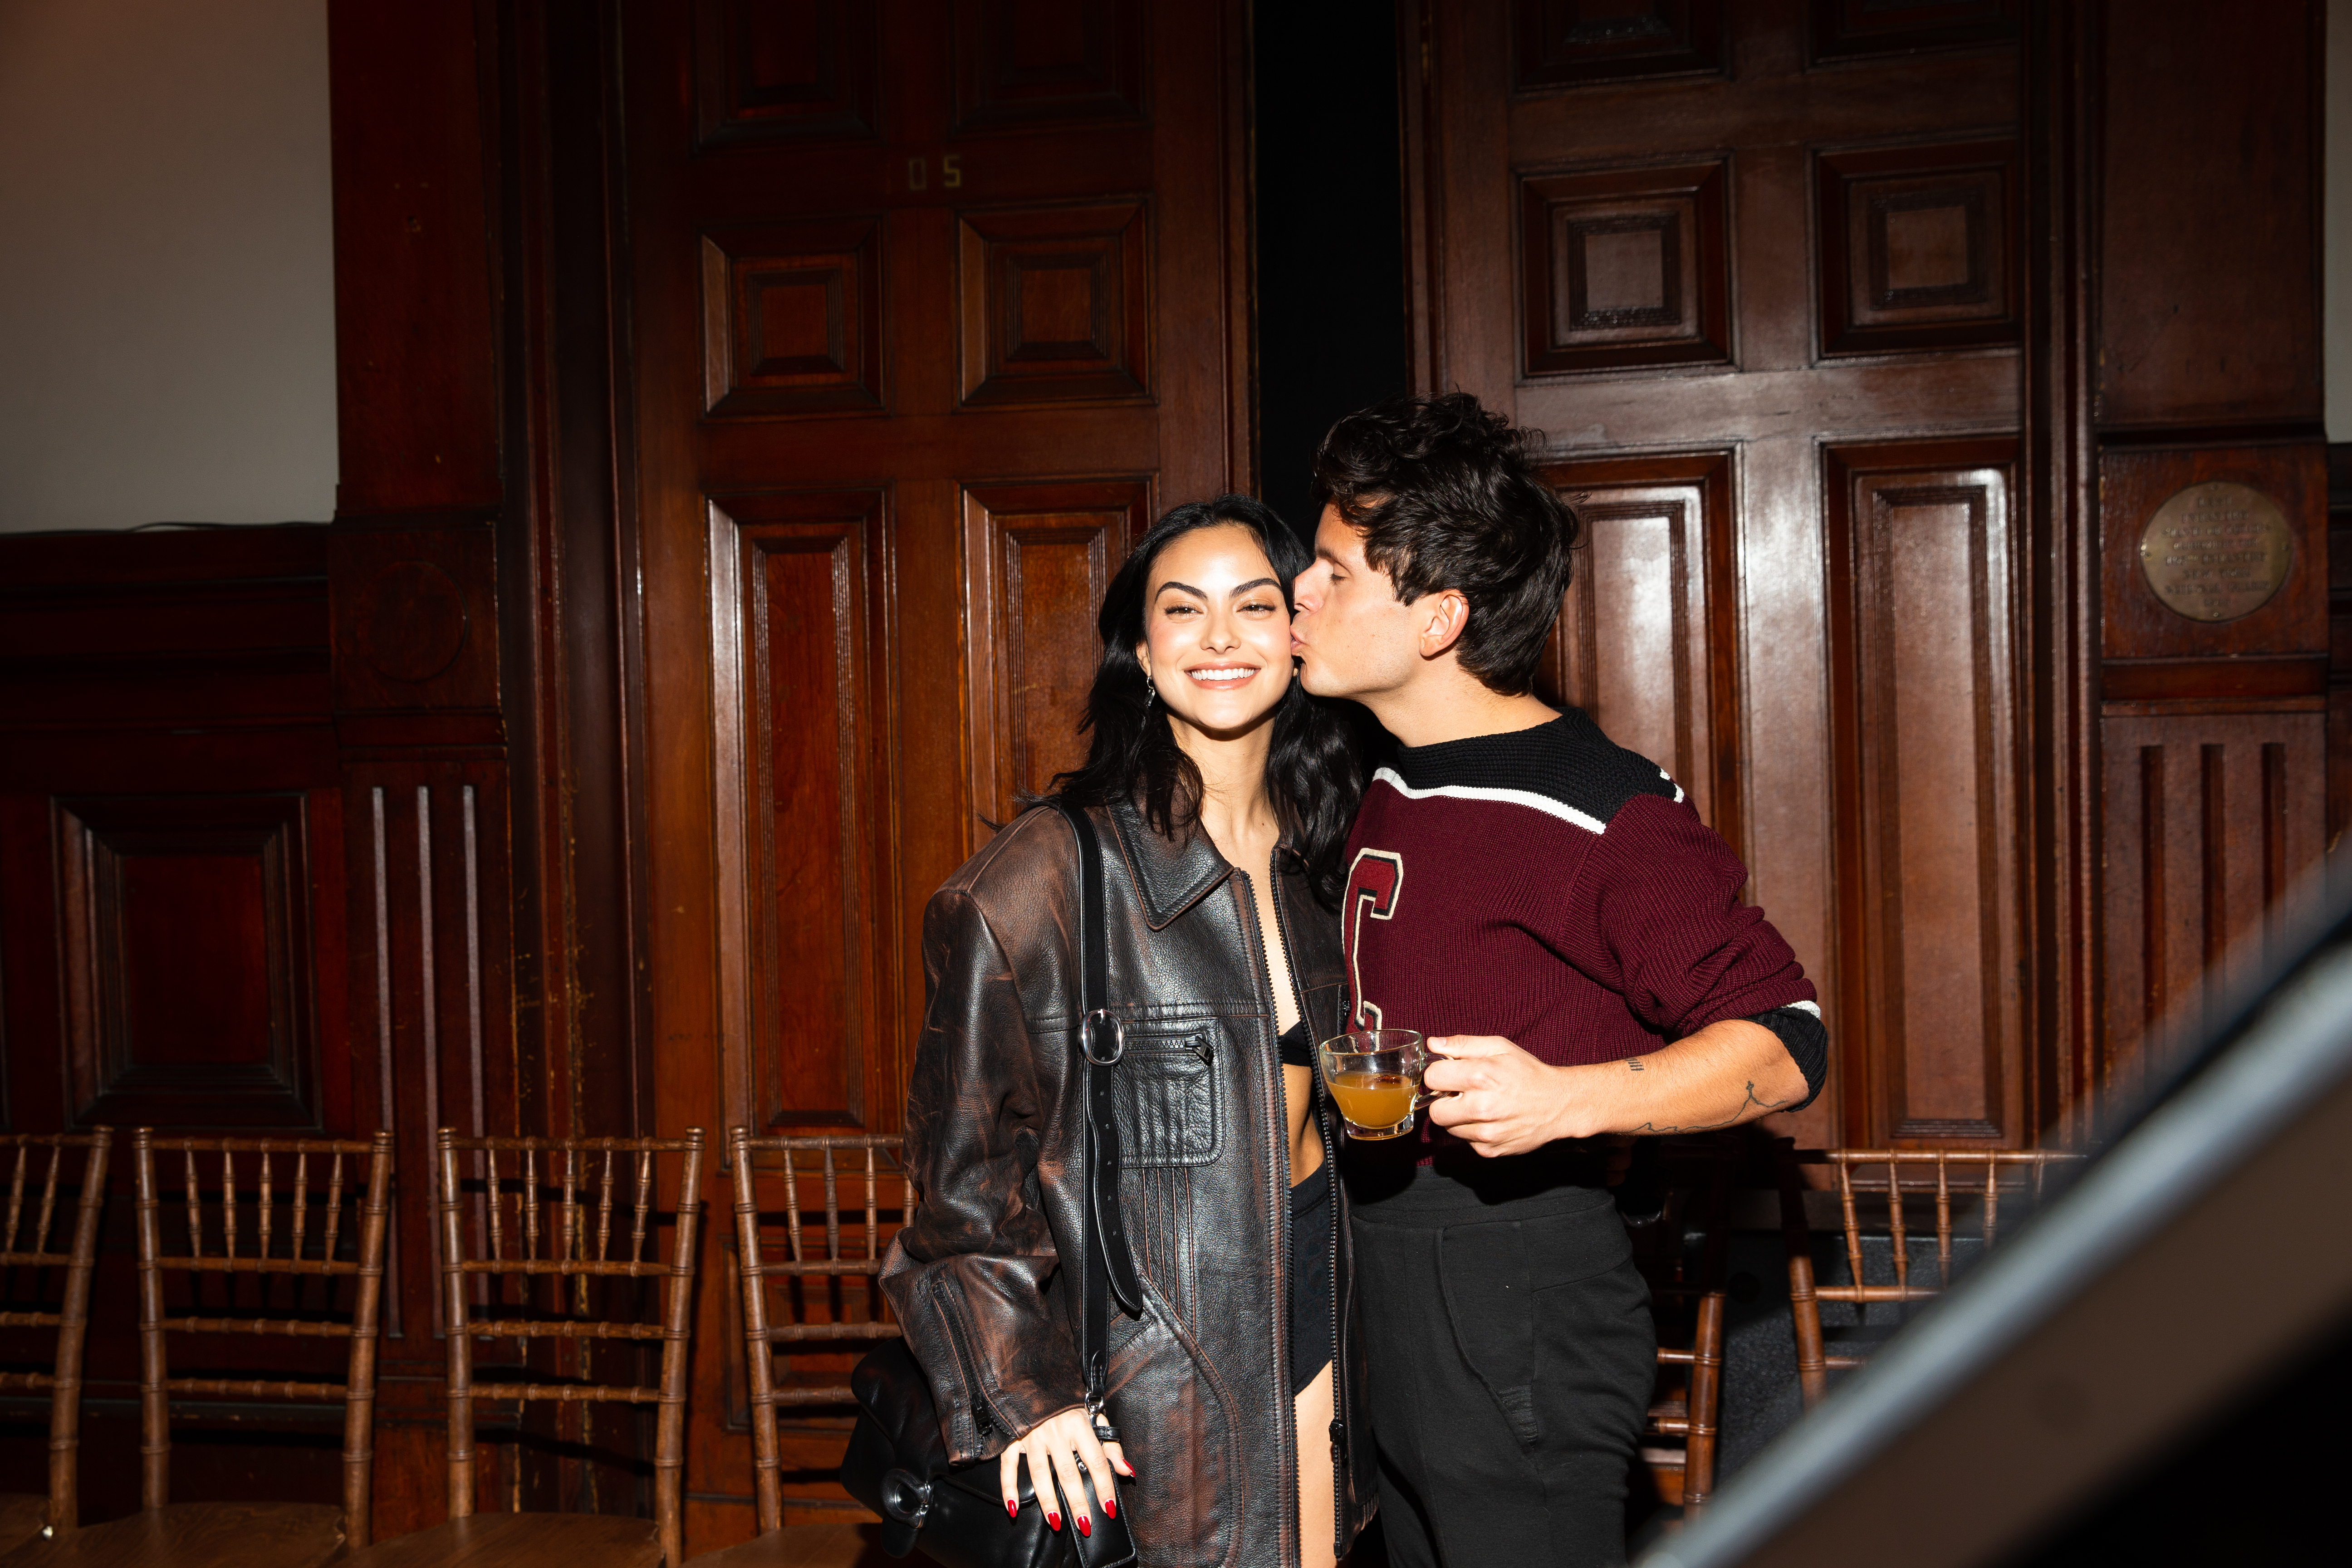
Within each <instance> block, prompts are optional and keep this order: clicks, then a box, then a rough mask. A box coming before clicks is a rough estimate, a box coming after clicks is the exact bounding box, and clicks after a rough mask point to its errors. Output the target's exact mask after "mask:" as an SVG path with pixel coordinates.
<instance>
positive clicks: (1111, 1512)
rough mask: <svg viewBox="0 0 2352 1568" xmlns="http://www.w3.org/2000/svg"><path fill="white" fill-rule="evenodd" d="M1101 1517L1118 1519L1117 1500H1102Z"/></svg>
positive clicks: (1111, 1498) (1110, 1498)
mask: <svg viewBox="0 0 2352 1568" xmlns="http://www.w3.org/2000/svg"><path fill="white" fill-rule="evenodd" d="M1103 1517H1104V1518H1105V1519H1117V1518H1118V1499H1117V1498H1115V1497H1107V1498H1105V1499H1103Z"/></svg>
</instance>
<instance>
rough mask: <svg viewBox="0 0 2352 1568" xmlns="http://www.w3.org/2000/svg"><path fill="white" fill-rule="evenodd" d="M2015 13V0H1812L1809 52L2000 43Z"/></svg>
mask: <svg viewBox="0 0 2352 1568" xmlns="http://www.w3.org/2000/svg"><path fill="white" fill-rule="evenodd" d="M2017 15H2018V0H1922V3H1917V4H1906V3H1905V0H1812V15H1811V33H1810V37H1809V40H1808V41H1809V43H1810V45H1811V49H1810V53H1811V57H1812V58H1814V59H1816V60H1820V61H1824V62H1826V61H1831V60H1859V59H1865V58H1869V57H1871V56H1873V55H1910V54H1919V53H1922V52H1924V51H1926V50H1929V49H1966V48H1979V47H1984V46H1986V45H1989V44H2005V43H2009V42H2011V41H2013V40H2014V39H2015V38H2016V37H2017Z"/></svg>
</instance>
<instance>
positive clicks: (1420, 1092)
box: [1412, 1046, 1451, 1111]
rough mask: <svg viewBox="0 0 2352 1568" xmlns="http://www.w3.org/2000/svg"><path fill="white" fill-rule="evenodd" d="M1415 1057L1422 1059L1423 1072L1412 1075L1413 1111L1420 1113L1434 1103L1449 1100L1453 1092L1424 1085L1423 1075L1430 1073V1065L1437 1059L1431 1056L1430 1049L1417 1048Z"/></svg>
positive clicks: (1414, 1052)
mask: <svg viewBox="0 0 2352 1568" xmlns="http://www.w3.org/2000/svg"><path fill="white" fill-rule="evenodd" d="M1413 1055H1415V1056H1416V1057H1419V1058H1421V1071H1420V1072H1416V1073H1414V1074H1413V1075H1412V1083H1413V1089H1412V1109H1413V1110H1415V1111H1420V1110H1424V1109H1425V1108H1427V1107H1428V1106H1430V1105H1432V1104H1433V1103H1434V1102H1436V1101H1438V1100H1444V1099H1445V1098H1447V1095H1448V1094H1449V1093H1450V1092H1451V1091H1450V1090H1448V1091H1440V1090H1435V1089H1428V1088H1425V1087H1424V1086H1423V1083H1422V1078H1423V1074H1426V1073H1427V1072H1428V1071H1429V1064H1430V1063H1431V1062H1432V1061H1433V1060H1435V1059H1437V1058H1434V1057H1433V1056H1432V1055H1431V1053H1430V1049H1429V1047H1427V1046H1417V1047H1414V1049H1413Z"/></svg>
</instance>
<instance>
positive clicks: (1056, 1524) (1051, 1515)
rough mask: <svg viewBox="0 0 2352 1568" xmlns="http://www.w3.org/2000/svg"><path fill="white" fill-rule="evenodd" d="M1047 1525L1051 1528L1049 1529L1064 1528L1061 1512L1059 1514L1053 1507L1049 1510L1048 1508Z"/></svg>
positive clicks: (1046, 1514) (1046, 1513)
mask: <svg viewBox="0 0 2352 1568" xmlns="http://www.w3.org/2000/svg"><path fill="white" fill-rule="evenodd" d="M1045 1526H1046V1528H1047V1529H1049V1530H1059V1529H1061V1528H1062V1516H1061V1515H1060V1514H1058V1513H1055V1512H1054V1511H1053V1510H1051V1509H1048V1510H1046V1512H1045Z"/></svg>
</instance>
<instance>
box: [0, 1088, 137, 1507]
mask: <svg viewBox="0 0 2352 1568" xmlns="http://www.w3.org/2000/svg"><path fill="white" fill-rule="evenodd" d="M113 1146H114V1130H113V1129H112V1128H110V1127H97V1128H92V1129H91V1130H90V1131H88V1132H60V1133H34V1132H16V1133H9V1134H6V1135H5V1136H0V1158H5V1151H7V1150H11V1149H13V1150H15V1151H16V1157H15V1159H14V1160H13V1161H12V1162H10V1170H9V1173H8V1178H7V1180H8V1213H7V1223H6V1225H5V1227H0V1278H5V1279H7V1280H9V1281H10V1282H11V1284H12V1286H13V1284H14V1282H16V1281H18V1280H23V1281H26V1282H27V1283H28V1284H29V1285H30V1286H31V1287H32V1289H34V1290H35V1291H38V1290H40V1289H42V1287H43V1284H44V1282H45V1281H48V1280H58V1281H60V1282H61V1283H62V1286H63V1289H62V1291H61V1296H62V1300H59V1301H58V1303H57V1310H54V1311H52V1310H48V1308H47V1304H46V1303H41V1304H36V1305H33V1306H32V1308H31V1310H22V1304H21V1303H20V1302H19V1300H18V1299H17V1298H16V1293H15V1291H14V1289H10V1290H9V1292H8V1294H7V1295H6V1296H5V1298H0V1328H8V1329H55V1330H57V1331H58V1337H57V1352H56V1354H55V1356H54V1357H53V1358H52V1360H51V1364H50V1369H49V1370H48V1371H47V1372H8V1371H0V1390H11V1391H13V1390H17V1389H22V1390H25V1391H26V1392H28V1393H40V1392H44V1391H46V1392H47V1394H48V1395H49V1489H48V1491H47V1494H46V1495H44V1494H42V1493H39V1492H0V1552H6V1551H8V1550H9V1549H10V1548H11V1547H14V1546H16V1545H17V1544H18V1543H19V1542H26V1541H30V1540H31V1539H32V1538H33V1537H35V1536H37V1535H38V1534H40V1533H41V1531H43V1530H44V1529H47V1530H50V1531H69V1530H71V1529H73V1528H74V1526H75V1525H76V1524H78V1523H79V1522H80V1492H79V1479H78V1473H77V1470H76V1461H77V1460H78V1459H79V1457H80V1456H79V1452H78V1449H79V1447H80V1443H81V1361H82V1347H83V1345H84V1343H85V1342H86V1340H87V1336H88V1333H89V1278H90V1274H91V1271H92V1270H93V1269H94V1268H96V1266H97V1263H98V1221H99V1212H100V1210H101V1209H102V1208H104V1207H105V1205H106V1164H107V1159H108V1155H109V1153H110V1151H111V1150H112V1148H113ZM43 1149H46V1150H47V1151H48V1159H47V1162H46V1163H47V1170H46V1171H45V1172H44V1171H40V1170H39V1169H37V1167H39V1166H40V1165H41V1164H42V1163H43V1162H42V1161H41V1160H40V1159H39V1156H38V1154H37V1151H39V1150H43ZM77 1150H79V1151H85V1153H84V1154H83V1159H82V1170H81V1186H80V1189H79V1192H78V1193H76V1194H75V1195H74V1198H73V1213H74V1219H73V1238H72V1240H71V1241H70V1242H68V1247H67V1250H66V1251H64V1252H53V1251H51V1250H50V1249H49V1233H50V1229H51V1227H52V1226H53V1225H54V1224H55V1222H56V1221H57V1219H58V1206H59V1204H58V1200H59V1198H60V1197H61V1196H62V1195H63V1194H64V1191H65V1188H66V1186H67V1185H68V1184H70V1182H71V1180H72V1176H71V1173H69V1172H68V1170H67V1168H66V1156H67V1154H68V1152H71V1151H77ZM35 1180H37V1181H38V1183H39V1191H38V1192H37V1193H35V1192H34V1191H33V1190H32V1187H31V1185H30V1182H31V1181H35ZM35 1300H36V1301H37V1302H38V1298H37V1297H36V1299H35Z"/></svg>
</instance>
